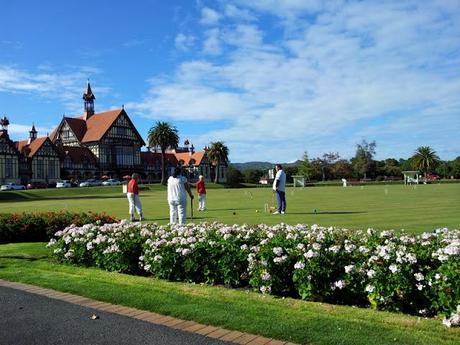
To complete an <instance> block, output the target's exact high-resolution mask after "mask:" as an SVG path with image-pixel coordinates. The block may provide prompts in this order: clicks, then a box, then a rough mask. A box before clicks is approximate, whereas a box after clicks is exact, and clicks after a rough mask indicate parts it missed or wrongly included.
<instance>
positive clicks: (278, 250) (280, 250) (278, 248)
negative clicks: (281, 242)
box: [273, 247, 283, 256]
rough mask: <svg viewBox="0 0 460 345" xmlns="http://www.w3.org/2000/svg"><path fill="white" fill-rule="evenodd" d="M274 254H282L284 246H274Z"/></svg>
mask: <svg viewBox="0 0 460 345" xmlns="http://www.w3.org/2000/svg"><path fill="white" fill-rule="evenodd" d="M273 254H275V255H276V256H281V255H282V254H283V248H281V247H275V248H273Z"/></svg>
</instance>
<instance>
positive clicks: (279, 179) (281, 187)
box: [273, 164, 286, 214]
mask: <svg viewBox="0 0 460 345" xmlns="http://www.w3.org/2000/svg"><path fill="white" fill-rule="evenodd" d="M275 171H276V175H275V180H274V181H273V193H276V201H277V203H278V210H277V211H276V212H273V214H285V213H286V173H285V172H284V171H283V167H282V166H281V164H277V165H276V166H275Z"/></svg>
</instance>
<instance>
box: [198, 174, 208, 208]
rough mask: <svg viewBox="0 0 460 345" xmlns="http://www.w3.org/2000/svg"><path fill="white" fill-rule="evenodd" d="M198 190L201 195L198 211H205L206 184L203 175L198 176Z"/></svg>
mask: <svg viewBox="0 0 460 345" xmlns="http://www.w3.org/2000/svg"><path fill="white" fill-rule="evenodd" d="M196 192H197V193H198V195H199V198H198V211H204V210H206V186H205V185H204V176H203V175H200V176H199V177H198V182H197V183H196Z"/></svg>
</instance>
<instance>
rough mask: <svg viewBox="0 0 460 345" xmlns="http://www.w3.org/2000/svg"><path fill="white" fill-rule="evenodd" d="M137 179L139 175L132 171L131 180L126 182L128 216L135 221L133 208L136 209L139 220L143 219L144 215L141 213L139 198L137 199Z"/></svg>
mask: <svg viewBox="0 0 460 345" xmlns="http://www.w3.org/2000/svg"><path fill="white" fill-rule="evenodd" d="M137 180H139V175H138V174H136V173H134V174H133V175H132V176H131V180H129V182H128V193H127V197H128V202H129V216H130V219H131V221H132V222H133V221H136V219H135V218H134V208H135V209H136V211H137V214H138V215H139V217H140V220H144V216H143V214H142V204H141V199H139V186H138V184H137Z"/></svg>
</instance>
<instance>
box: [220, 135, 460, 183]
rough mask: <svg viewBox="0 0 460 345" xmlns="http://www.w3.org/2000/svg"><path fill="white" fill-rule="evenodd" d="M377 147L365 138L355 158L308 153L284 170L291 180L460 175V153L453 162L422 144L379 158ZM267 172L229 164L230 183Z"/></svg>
mask: <svg viewBox="0 0 460 345" xmlns="http://www.w3.org/2000/svg"><path fill="white" fill-rule="evenodd" d="M376 147H377V144H376V142H375V141H372V142H367V141H365V140H363V141H362V142H361V143H359V144H357V145H356V151H355V155H354V156H353V157H352V158H351V159H345V158H342V157H341V156H340V154H339V153H338V152H328V153H324V154H323V155H321V156H319V157H315V158H310V157H309V156H308V153H307V152H305V153H304V154H303V157H302V159H301V160H299V161H298V164H297V165H295V166H288V167H285V168H284V170H285V172H286V174H287V176H288V181H290V182H292V176H294V175H300V176H304V177H306V178H307V180H310V181H330V180H340V179H342V178H346V179H356V180H377V181H383V180H397V179H402V178H403V175H402V172H403V171H410V170H418V171H419V172H420V174H422V175H424V176H425V177H427V175H429V174H435V175H437V176H439V177H440V178H446V179H449V178H452V177H453V178H460V156H459V157H457V158H455V159H453V160H450V161H449V160H441V159H440V158H439V156H438V155H437V153H436V151H435V150H433V149H432V148H431V147H429V146H420V147H418V148H417V149H416V150H415V152H414V154H413V155H412V156H411V157H409V158H408V159H404V158H399V159H396V158H387V159H384V160H375V159H374V157H375V150H376ZM266 175H267V171H263V170H259V169H249V170H245V171H239V170H237V169H235V168H233V167H229V170H228V171H227V180H229V183H230V184H235V183H241V182H245V183H259V180H260V178H261V177H263V176H266Z"/></svg>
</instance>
